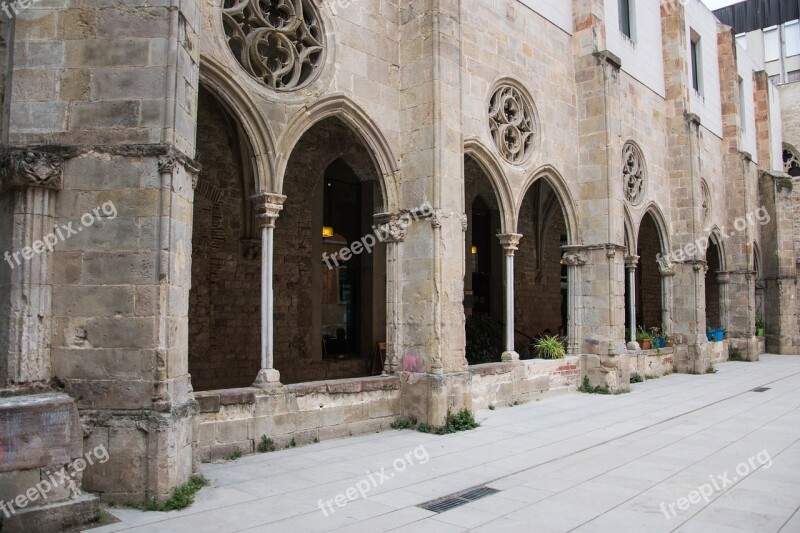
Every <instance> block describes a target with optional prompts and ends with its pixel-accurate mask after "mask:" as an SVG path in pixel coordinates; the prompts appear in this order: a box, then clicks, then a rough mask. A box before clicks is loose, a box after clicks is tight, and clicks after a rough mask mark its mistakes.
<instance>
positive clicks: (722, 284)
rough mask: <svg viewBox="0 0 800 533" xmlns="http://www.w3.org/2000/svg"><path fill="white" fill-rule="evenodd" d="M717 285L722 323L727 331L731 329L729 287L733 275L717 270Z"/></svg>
mask: <svg viewBox="0 0 800 533" xmlns="http://www.w3.org/2000/svg"><path fill="white" fill-rule="evenodd" d="M716 276H717V285H719V320H720V325H721V326H722V328H723V329H725V330H726V331H727V330H729V329H730V319H729V317H728V303H729V298H730V296H729V290H728V289H729V288H730V283H731V275H730V274H729V273H728V272H717V273H716Z"/></svg>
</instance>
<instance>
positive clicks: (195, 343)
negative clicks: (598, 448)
mask: <svg viewBox="0 0 800 533" xmlns="http://www.w3.org/2000/svg"><path fill="white" fill-rule="evenodd" d="M199 102H200V103H199V112H198V122H199V128H198V134H197V148H198V152H199V157H200V162H201V163H202V165H203V171H202V173H201V174H200V178H199V180H198V185H197V190H196V191H195V199H194V227H193V233H192V289H191V292H190V294H189V371H190V373H191V375H192V385H193V386H194V388H195V390H208V389H223V388H233V387H244V386H248V385H250V384H251V383H253V381H254V380H255V377H256V375H257V374H258V370H259V368H260V367H261V360H260V346H261V344H260V343H261V340H260V331H261V330H260V320H261V319H260V317H261V305H260V302H261V300H260V270H261V266H260V261H259V259H255V260H246V259H245V258H244V257H243V255H242V251H241V241H242V238H243V237H253V235H252V234H251V235H245V234H244V233H243V222H244V221H243V216H244V214H243V211H244V201H245V199H244V196H245V195H244V194H243V167H242V158H241V139H240V138H239V136H238V134H237V131H236V128H235V126H234V124H233V122H232V120H231V118H230V117H229V116H228V115H227V113H226V112H225V111H224V109H223V108H222V106H221V105H220V104H219V103H218V101H217V100H216V99H215V98H214V97H213V96H212V95H211V94H209V93H208V92H206V91H201V92H200V100H199Z"/></svg>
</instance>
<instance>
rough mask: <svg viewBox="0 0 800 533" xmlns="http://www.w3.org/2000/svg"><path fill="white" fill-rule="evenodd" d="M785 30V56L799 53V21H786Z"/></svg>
mask: <svg viewBox="0 0 800 533" xmlns="http://www.w3.org/2000/svg"><path fill="white" fill-rule="evenodd" d="M784 31H785V32H786V57H790V56H796V55H800V23H799V22H798V21H796V20H795V21H792V22H787V23H786V25H785V26H784Z"/></svg>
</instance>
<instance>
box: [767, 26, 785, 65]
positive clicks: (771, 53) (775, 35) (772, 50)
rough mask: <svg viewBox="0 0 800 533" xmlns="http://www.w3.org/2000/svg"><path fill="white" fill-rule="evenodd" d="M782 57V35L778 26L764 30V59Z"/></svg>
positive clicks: (773, 59) (771, 59)
mask: <svg viewBox="0 0 800 533" xmlns="http://www.w3.org/2000/svg"><path fill="white" fill-rule="evenodd" d="M780 58H781V37H780V32H778V27H777V26H773V27H771V28H767V29H765V30H764V61H777V60H779V59H780Z"/></svg>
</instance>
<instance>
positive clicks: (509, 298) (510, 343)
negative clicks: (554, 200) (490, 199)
mask: <svg viewBox="0 0 800 533" xmlns="http://www.w3.org/2000/svg"><path fill="white" fill-rule="evenodd" d="M497 238H498V239H500V244H501V245H502V246H503V250H505V252H506V265H505V270H506V271H505V289H506V292H505V302H506V312H505V315H506V316H505V319H506V350H505V352H503V356H502V359H503V361H519V354H518V353H517V352H516V350H515V349H514V348H515V347H514V331H515V328H514V253H515V252H516V251H517V250H518V249H519V241H520V239H522V235H519V234H517V233H506V234H503V235H498V236H497Z"/></svg>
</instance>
